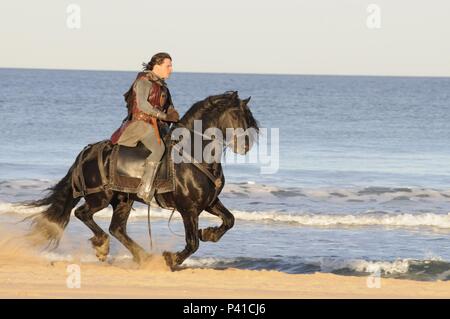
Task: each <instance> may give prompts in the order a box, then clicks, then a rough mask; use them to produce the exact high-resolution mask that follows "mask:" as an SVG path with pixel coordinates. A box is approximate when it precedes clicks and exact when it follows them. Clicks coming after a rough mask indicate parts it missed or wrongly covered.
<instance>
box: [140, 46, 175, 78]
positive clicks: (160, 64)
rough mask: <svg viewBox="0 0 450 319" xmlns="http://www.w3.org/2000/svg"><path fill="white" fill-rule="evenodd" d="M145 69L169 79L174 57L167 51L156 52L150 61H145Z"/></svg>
mask: <svg viewBox="0 0 450 319" xmlns="http://www.w3.org/2000/svg"><path fill="white" fill-rule="evenodd" d="M144 69H146V70H151V71H153V73H155V74H156V75H157V76H159V77H160V78H162V79H168V78H169V76H170V74H171V73H172V58H171V57H170V55H169V54H168V53H165V52H160V53H156V54H155V55H154V56H152V59H151V60H150V62H148V63H144Z"/></svg>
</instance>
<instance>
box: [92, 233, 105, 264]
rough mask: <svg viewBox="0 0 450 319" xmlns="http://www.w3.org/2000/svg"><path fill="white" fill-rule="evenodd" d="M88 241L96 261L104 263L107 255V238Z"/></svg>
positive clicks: (93, 238)
mask: <svg viewBox="0 0 450 319" xmlns="http://www.w3.org/2000/svg"><path fill="white" fill-rule="evenodd" d="M90 241H91V243H92V247H94V249H95V256H97V258H98V260H100V261H105V260H106V258H107V257H108V253H109V237H103V238H97V237H92V238H91V239H90Z"/></svg>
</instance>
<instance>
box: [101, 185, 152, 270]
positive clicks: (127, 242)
mask: <svg viewBox="0 0 450 319" xmlns="http://www.w3.org/2000/svg"><path fill="white" fill-rule="evenodd" d="M111 204H112V205H113V209H114V212H113V216H112V220H111V225H110V226H109V232H110V233H111V235H113V236H114V237H116V238H117V239H118V240H119V241H120V242H121V243H122V244H123V245H124V246H125V247H126V248H127V249H128V250H129V251H130V252H131V254H132V255H133V259H134V261H135V262H137V263H140V262H142V261H143V260H145V259H146V257H147V253H146V252H145V250H144V248H142V247H141V246H139V245H138V244H137V243H136V242H135V241H133V240H132V239H131V238H130V237H129V236H128V234H127V221H128V217H129V216H130V211H131V207H132V206H133V200H129V199H128V197H127V196H126V195H125V194H120V195H118V196H117V201H116V200H115V201H114V202H112V203H111Z"/></svg>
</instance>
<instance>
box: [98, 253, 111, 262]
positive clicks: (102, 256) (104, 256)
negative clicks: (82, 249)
mask: <svg viewBox="0 0 450 319" xmlns="http://www.w3.org/2000/svg"><path fill="white" fill-rule="evenodd" d="M96 256H97V258H98V260H100V261H101V262H103V261H106V258H107V257H108V256H107V255H96Z"/></svg>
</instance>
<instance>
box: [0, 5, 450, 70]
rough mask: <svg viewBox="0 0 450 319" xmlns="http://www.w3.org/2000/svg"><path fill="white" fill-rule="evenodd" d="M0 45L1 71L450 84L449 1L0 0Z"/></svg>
mask: <svg viewBox="0 0 450 319" xmlns="http://www.w3.org/2000/svg"><path fill="white" fill-rule="evenodd" d="M372 3H373V4H376V5H378V8H379V9H380V15H379V17H380V19H379V22H380V24H379V26H380V28H369V27H368V25H367V20H368V17H369V16H371V17H372V18H373V17H374V15H373V14H376V13H374V11H370V12H368V11H367V10H368V6H369V4H372ZM70 4H77V5H78V6H79V8H80V15H79V17H80V19H79V21H80V28H70V27H69V26H68V21H69V24H70V23H73V21H75V20H74V19H73V16H71V14H72V13H73V11H70V12H69V13H67V12H66V11H67V8H68V6H69V5H70ZM69 16H71V17H69ZM375 18H376V17H375ZM369 20H370V21H372V22H373V21H374V20H373V19H369ZM372 25H373V24H372ZM0 45H1V50H0V67H10V68H15V67H20V68H50V69H92V70H130V71H136V70H139V69H140V64H141V63H142V62H143V61H148V60H149V59H150V57H151V56H152V55H153V54H154V53H156V52H159V51H166V52H169V53H170V54H171V55H172V57H173V65H174V71H179V72H225V73H280V74H351V75H353V74H361V75H407V76H450V1H449V0H429V1H425V0H369V1H366V0H308V1H305V0H297V1H294V0H276V1H275V0H271V1H267V0H221V1H218V0H184V1H183V0H172V1H170V0H164V1H163V0H160V1H149V0H129V1H124V0H122V1H118V0H108V1H107V0H71V1H66V0H39V1H31V0H28V1H25V0H2V1H1V3H0Z"/></svg>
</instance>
